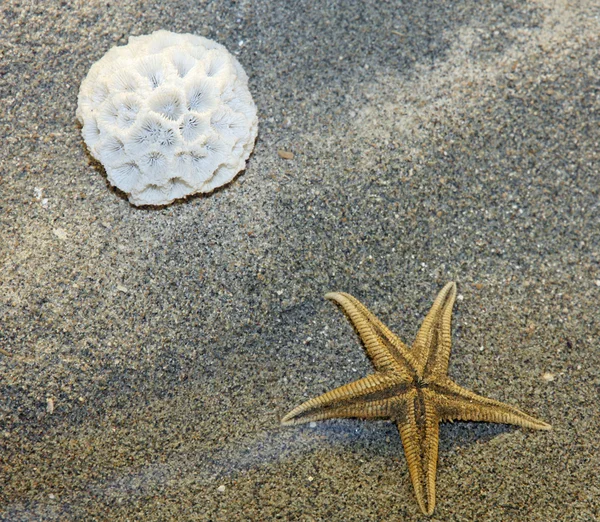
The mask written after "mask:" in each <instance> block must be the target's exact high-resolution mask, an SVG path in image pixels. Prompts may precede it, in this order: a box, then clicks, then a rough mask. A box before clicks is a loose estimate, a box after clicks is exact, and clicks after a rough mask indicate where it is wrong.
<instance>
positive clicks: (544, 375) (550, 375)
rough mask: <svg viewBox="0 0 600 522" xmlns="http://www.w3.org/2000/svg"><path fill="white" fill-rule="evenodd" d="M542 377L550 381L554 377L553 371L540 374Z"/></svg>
mask: <svg viewBox="0 0 600 522" xmlns="http://www.w3.org/2000/svg"><path fill="white" fill-rule="evenodd" d="M542 379H543V380H544V381H546V382H552V381H553V380H554V379H555V377H554V374H553V373H550V372H546V373H544V374H542Z"/></svg>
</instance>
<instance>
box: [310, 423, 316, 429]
mask: <svg viewBox="0 0 600 522" xmlns="http://www.w3.org/2000/svg"><path fill="white" fill-rule="evenodd" d="M309 426H310V427H311V428H316V427H317V423H316V422H311V423H310V424H309Z"/></svg>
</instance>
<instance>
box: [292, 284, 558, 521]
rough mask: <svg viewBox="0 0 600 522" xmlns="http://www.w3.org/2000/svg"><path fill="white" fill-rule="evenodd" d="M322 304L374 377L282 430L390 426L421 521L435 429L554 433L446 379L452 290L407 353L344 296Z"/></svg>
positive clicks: (430, 484) (329, 396)
mask: <svg viewBox="0 0 600 522" xmlns="http://www.w3.org/2000/svg"><path fill="white" fill-rule="evenodd" d="M325 297H326V298H328V299H331V300H332V301H335V302H336V303H338V304H339V305H340V306H341V307H342V309H343V310H344V312H345V313H346V314H347V316H348V318H349V319H350V321H351V322H352V324H353V325H354V327H355V328H356V330H358V334H359V335H360V338H361V339H362V341H363V343H364V345H365V349H366V351H367V354H368V355H369V357H370V358H371V361H372V363H373V366H374V367H375V370H376V373H374V374H373V375H369V376H368V377H365V378H363V379H359V380H358V381H354V382H352V383H350V384H346V385H345V386H341V387H339V388H336V389H334V390H331V391H330V392H327V393H325V394H324V395H321V396H320V397H316V398H314V399H311V400H309V401H307V402H305V403H304V404H301V405H300V406H298V407H297V408H294V409H293V410H292V411H291V412H290V413H288V414H287V415H286V416H285V417H284V418H283V419H282V421H281V422H282V423H283V424H286V425H291V424H301V423H304V422H312V421H316V420H322V419H331V418H344V417H356V418H364V419H391V420H393V421H394V422H395V423H396V425H397V426H398V431H399V432H400V437H401V438H402V444H403V446H404V454H405V455H406V461H407V463H408V471H409V473H410V478H411V481H412V484H413V487H414V489H415V495H416V497H417V502H418V503H419V507H420V508H421V511H423V513H425V514H426V515H431V514H432V513H433V509H434V507H435V475H436V470H437V461H438V443H439V423H440V422H442V421H453V420H464V421H483V422H498V423H503V424H516V425H518V426H524V427H526V428H533V429H540V430H549V429H551V426H550V425H549V424H546V423H545V422H542V421H540V420H538V419H535V418H534V417H531V416H530V415H527V414H526V413H523V412H522V411H520V410H518V409H517V408H515V407H513V406H509V405H508V404H503V403H501V402H498V401H495V400H492V399H487V398H485V397H482V396H480V395H477V394H475V393H473V392H471V391H469V390H466V389H465V388H462V387H461V386H459V385H458V384H456V383H455V382H454V381H452V380H451V379H450V378H449V377H448V375H447V374H448V360H449V358H450V348H451V319H452V307H453V305H454V301H455V299H456V284H455V283H448V284H447V285H446V286H445V287H444V288H443V289H442V290H441V291H440V293H439V294H438V296H437V298H436V299H435V301H434V303H433V306H432V307H431V310H430V311H429V313H428V314H427V317H425V320H424V321H423V324H422V325H421V328H420V329H419V332H418V333H417V337H416V339H415V342H414V343H413V345H412V348H411V349H409V348H408V347H407V346H406V345H405V344H404V343H403V342H402V341H400V339H398V337H396V336H395V335H394V334H393V333H392V332H391V331H390V330H389V329H388V328H387V327H386V326H385V325H384V324H383V323H382V322H381V321H379V320H378V319H377V318H376V317H375V316H374V315H373V314H372V313H371V312H370V311H369V310H367V308H366V307H365V306H364V305H363V304H362V303H361V302H360V301H358V299H356V298H354V297H352V296H351V295H349V294H345V293H342V292H333V293H329V294H327V295H326V296H325Z"/></svg>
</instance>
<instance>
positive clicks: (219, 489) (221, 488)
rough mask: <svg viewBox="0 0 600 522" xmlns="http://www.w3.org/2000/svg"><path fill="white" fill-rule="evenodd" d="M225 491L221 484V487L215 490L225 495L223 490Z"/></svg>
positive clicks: (223, 485)
mask: <svg viewBox="0 0 600 522" xmlns="http://www.w3.org/2000/svg"><path fill="white" fill-rule="evenodd" d="M226 489H227V488H226V487H225V484H221V485H220V486H219V487H218V488H217V491H218V492H219V493H225V490H226Z"/></svg>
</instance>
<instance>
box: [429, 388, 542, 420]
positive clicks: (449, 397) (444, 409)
mask: <svg viewBox="0 0 600 522" xmlns="http://www.w3.org/2000/svg"><path fill="white" fill-rule="evenodd" d="M432 391H434V395H433V396H434V399H433V400H434V401H435V403H436V407H437V411H438V414H439V416H440V420H446V421H452V420H463V421H481V422H496V423H500V424H515V425H517V426H523V427H525V428H531V429H536V430H550V429H552V426H550V424H547V423H545V422H543V421H541V420H539V419H536V418H535V417H532V416H531V415H528V414H527V413H524V412H522V411H521V410H519V409H517V408H515V407H514V406H510V405H509V404H504V403H503V402H500V401H495V400H493V399H488V398H487V397H482V396H481V395H477V394H476V393H473V392H472V391H470V390H466V389H465V388H462V387H461V386H459V385H458V384H456V383H455V382H452V381H451V380H450V379H446V380H445V381H444V382H443V383H441V384H440V385H439V386H435V387H432Z"/></svg>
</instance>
